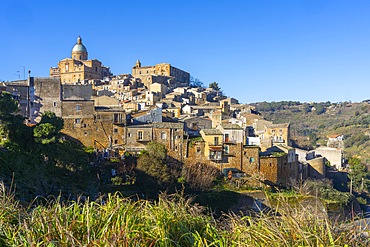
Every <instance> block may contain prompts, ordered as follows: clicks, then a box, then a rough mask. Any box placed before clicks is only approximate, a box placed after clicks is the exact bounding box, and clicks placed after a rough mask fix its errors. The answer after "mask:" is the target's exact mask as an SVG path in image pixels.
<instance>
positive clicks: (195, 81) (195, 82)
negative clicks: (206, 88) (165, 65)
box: [190, 76, 203, 87]
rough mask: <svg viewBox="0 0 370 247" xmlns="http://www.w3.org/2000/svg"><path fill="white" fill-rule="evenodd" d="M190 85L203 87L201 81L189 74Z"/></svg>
mask: <svg viewBox="0 0 370 247" xmlns="http://www.w3.org/2000/svg"><path fill="white" fill-rule="evenodd" d="M190 86H191V87H203V82H202V81H201V80H199V79H198V78H194V77H192V76H190Z"/></svg>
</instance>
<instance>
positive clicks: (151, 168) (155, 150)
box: [137, 141, 174, 186]
mask: <svg viewBox="0 0 370 247" xmlns="http://www.w3.org/2000/svg"><path fill="white" fill-rule="evenodd" d="M166 157H167V150H166V147H165V146H164V145H163V144H161V143H157V142H153V141H152V142H149V143H148V145H147V146H146V150H145V151H143V152H142V153H141V154H140V156H139V158H138V160H137V168H138V169H139V170H140V171H142V172H144V173H145V174H147V175H149V176H150V177H152V178H153V179H155V180H156V181H157V183H158V185H162V186H163V185H167V184H170V183H172V182H173V181H174V176H173V175H172V173H171V171H170V168H169V167H168V166H167V164H166Z"/></svg>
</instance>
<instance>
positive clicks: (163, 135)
mask: <svg viewBox="0 0 370 247" xmlns="http://www.w3.org/2000/svg"><path fill="white" fill-rule="evenodd" d="M161 139H162V140H166V139H167V133H166V132H162V133H161Z"/></svg>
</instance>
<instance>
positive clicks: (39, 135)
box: [33, 112, 64, 144]
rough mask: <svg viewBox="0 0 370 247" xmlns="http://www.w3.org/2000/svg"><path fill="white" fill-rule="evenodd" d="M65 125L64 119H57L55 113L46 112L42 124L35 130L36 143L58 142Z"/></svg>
mask: <svg viewBox="0 0 370 247" xmlns="http://www.w3.org/2000/svg"><path fill="white" fill-rule="evenodd" d="M63 125H64V122H63V119H62V118H60V117H57V116H56V115H55V113H54V112H45V113H44V114H43V115H42V118H41V121H40V123H39V124H37V126H36V127H35V128H34V130H33V136H34V137H35V141H36V142H38V143H42V144H49V143H54V142H56V141H57V140H59V138H60V136H61V133H60V131H61V130H62V129H63Z"/></svg>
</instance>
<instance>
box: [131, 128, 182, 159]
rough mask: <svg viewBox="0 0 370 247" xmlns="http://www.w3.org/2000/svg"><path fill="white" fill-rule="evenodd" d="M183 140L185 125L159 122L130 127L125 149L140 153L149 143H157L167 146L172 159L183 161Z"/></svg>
mask: <svg viewBox="0 0 370 247" xmlns="http://www.w3.org/2000/svg"><path fill="white" fill-rule="evenodd" d="M183 140H184V124H183V123H171V122H157V123H151V124H140V125H129V126H127V137H126V145H125V149H126V151H128V152H132V153H138V152H140V151H141V150H143V149H145V147H146V145H147V144H148V143H149V142H151V141H156V142H159V143H162V144H164V145H165V147H166V148H167V154H168V155H169V156H170V157H173V158H175V159H177V160H181V159H182V157H183V156H182V154H183V152H184V147H183Z"/></svg>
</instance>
